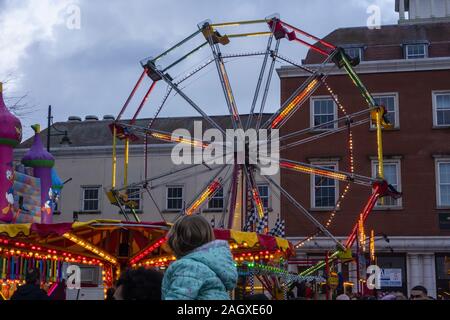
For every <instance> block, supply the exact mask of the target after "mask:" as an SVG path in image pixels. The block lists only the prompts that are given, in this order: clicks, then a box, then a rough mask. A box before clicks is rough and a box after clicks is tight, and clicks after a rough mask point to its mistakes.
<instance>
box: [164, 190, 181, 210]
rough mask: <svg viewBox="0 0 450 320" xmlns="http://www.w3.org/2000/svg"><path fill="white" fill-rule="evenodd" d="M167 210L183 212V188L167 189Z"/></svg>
mask: <svg viewBox="0 0 450 320" xmlns="http://www.w3.org/2000/svg"><path fill="white" fill-rule="evenodd" d="M166 207H167V210H175V211H176V210H181V209H183V187H182V186H170V187H167V202H166Z"/></svg>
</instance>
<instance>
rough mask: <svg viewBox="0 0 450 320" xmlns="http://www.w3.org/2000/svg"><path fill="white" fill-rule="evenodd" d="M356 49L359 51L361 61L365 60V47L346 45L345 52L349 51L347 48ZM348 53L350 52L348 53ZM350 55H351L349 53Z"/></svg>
mask: <svg viewBox="0 0 450 320" xmlns="http://www.w3.org/2000/svg"><path fill="white" fill-rule="evenodd" d="M354 49H358V51H359V61H363V59H364V57H363V49H364V48H363V47H344V51H345V53H347V50H354ZM347 55H348V53H347ZM349 56H350V55H349Z"/></svg>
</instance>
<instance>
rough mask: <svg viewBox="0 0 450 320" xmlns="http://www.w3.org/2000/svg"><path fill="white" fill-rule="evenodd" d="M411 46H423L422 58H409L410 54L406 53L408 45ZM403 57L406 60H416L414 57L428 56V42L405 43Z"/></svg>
mask: <svg viewBox="0 0 450 320" xmlns="http://www.w3.org/2000/svg"><path fill="white" fill-rule="evenodd" d="M411 46H423V47H424V57H423V58H411V57H410V55H408V47H411ZM416 56H417V55H416ZM405 58H406V59H407V60H416V59H426V58H428V44H426V43H408V44H405Z"/></svg>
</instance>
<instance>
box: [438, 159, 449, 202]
mask: <svg viewBox="0 0 450 320" xmlns="http://www.w3.org/2000/svg"><path fill="white" fill-rule="evenodd" d="M441 163H448V164H450V158H441V159H436V160H435V176H436V204H437V207H438V208H444V209H447V208H450V206H449V205H443V204H442V203H441V188H440V185H441V175H440V171H439V165H440V164H441Z"/></svg>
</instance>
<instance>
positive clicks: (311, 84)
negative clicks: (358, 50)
mask: <svg viewBox="0 0 450 320" xmlns="http://www.w3.org/2000/svg"><path fill="white" fill-rule="evenodd" d="M334 55H335V53H334V52H333V53H332V54H330V55H329V56H328V57H327V59H326V60H325V62H324V63H323V64H322V66H321V67H320V68H319V69H317V70H316V71H315V72H314V73H313V74H312V75H311V76H310V77H309V78H308V79H307V80H306V81H305V82H304V83H303V84H302V85H301V86H300V87H298V88H297V90H295V92H294V93H293V94H292V95H291V97H290V98H289V99H287V100H286V102H285V103H283V105H282V106H281V108H280V109H279V110H278V111H277V112H276V113H274V114H273V115H272V116H271V117H270V118H269V119H268V120H267V121H266V123H265V124H264V125H263V126H262V128H264V129H268V128H271V129H279V128H280V127H282V126H283V125H284V124H285V123H286V122H287V121H288V120H289V119H290V118H291V117H292V115H293V114H295V112H296V111H297V110H298V109H299V108H300V107H301V106H302V105H303V104H304V103H305V102H306V101H307V99H308V98H309V97H310V96H311V95H312V94H313V93H314V92H315V91H316V90H317V89H318V88H319V87H320V85H321V84H322V80H323V79H325V78H327V76H328V73H329V72H330V71H331V68H328V69H327V70H325V68H326V67H327V64H328V63H329V62H330V61H331V60H332V59H333V57H334Z"/></svg>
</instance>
